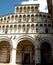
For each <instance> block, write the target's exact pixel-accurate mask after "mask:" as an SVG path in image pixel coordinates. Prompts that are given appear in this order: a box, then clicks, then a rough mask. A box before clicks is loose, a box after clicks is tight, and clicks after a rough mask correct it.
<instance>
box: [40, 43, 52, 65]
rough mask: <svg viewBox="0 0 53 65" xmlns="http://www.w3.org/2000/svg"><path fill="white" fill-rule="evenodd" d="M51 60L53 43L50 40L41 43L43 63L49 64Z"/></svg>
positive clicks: (44, 64)
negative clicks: (52, 45) (52, 44)
mask: <svg viewBox="0 0 53 65" xmlns="http://www.w3.org/2000/svg"><path fill="white" fill-rule="evenodd" d="M50 62H51V45H50V44H49V43H48V42H43V43H42V44H41V64H42V65H49V64H50Z"/></svg>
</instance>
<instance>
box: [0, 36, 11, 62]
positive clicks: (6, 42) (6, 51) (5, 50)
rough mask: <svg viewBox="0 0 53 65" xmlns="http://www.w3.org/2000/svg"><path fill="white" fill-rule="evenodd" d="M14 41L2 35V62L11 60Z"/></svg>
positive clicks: (0, 41) (0, 54)
mask: <svg viewBox="0 0 53 65" xmlns="http://www.w3.org/2000/svg"><path fill="white" fill-rule="evenodd" d="M11 48H12V41H11V40H10V39H9V38H7V37H0V63H9V62H10V50H11Z"/></svg>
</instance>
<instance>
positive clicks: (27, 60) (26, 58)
mask: <svg viewBox="0 0 53 65" xmlns="http://www.w3.org/2000/svg"><path fill="white" fill-rule="evenodd" d="M29 64H30V53H26V54H24V61H23V65H29Z"/></svg>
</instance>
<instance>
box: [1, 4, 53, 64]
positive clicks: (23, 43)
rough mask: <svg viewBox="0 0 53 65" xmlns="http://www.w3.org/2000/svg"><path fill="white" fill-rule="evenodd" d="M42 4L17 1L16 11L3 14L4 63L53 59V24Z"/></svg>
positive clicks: (29, 62) (2, 47)
mask: <svg viewBox="0 0 53 65" xmlns="http://www.w3.org/2000/svg"><path fill="white" fill-rule="evenodd" d="M38 7H39V4H27V5H24V4H23V5H16V6H15V12H14V13H13V14H9V15H5V16H1V17H0V64H3V63H4V64H9V63H10V64H11V65H12V64H13V65H15V64H17V65H22V64H23V65H30V64H32V65H37V64H41V63H44V62H45V63H52V61H53V30H52V25H53V24H52V22H51V16H50V14H48V13H43V12H39V10H38ZM44 48H45V51H44ZM44 59H46V61H45V60H44ZM10 64H9V65H10Z"/></svg>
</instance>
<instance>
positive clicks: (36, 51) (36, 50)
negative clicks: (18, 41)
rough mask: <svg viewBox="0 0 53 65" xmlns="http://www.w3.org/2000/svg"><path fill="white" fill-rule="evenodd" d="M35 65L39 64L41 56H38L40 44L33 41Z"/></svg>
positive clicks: (37, 41)
mask: <svg viewBox="0 0 53 65" xmlns="http://www.w3.org/2000/svg"><path fill="white" fill-rule="evenodd" d="M35 44H36V45H35V65H36V64H39V63H40V62H41V55H40V43H39V40H36V41H35Z"/></svg>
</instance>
